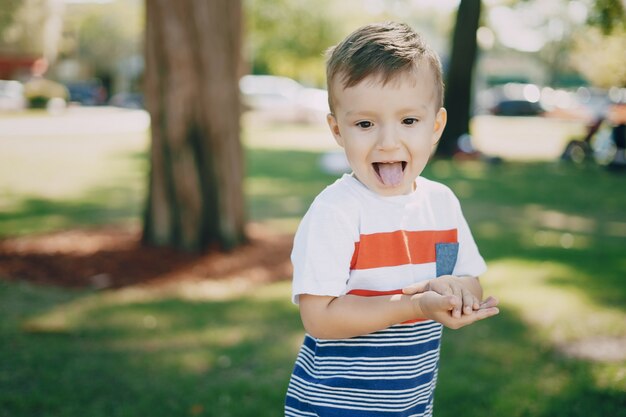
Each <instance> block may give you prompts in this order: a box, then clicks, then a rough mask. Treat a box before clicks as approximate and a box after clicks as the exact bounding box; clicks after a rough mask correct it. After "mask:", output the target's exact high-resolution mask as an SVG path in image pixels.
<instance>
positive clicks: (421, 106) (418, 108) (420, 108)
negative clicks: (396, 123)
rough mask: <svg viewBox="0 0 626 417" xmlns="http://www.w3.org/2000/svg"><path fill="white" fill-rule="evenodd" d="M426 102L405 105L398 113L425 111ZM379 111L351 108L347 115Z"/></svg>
mask: <svg viewBox="0 0 626 417" xmlns="http://www.w3.org/2000/svg"><path fill="white" fill-rule="evenodd" d="M428 108H429V107H428V106H427V105H426V104H416V105H415V106H414V107H405V108H402V109H400V110H398V111H397V113H398V114H407V113H413V112H415V111H418V112H423V111H427V110H428ZM377 113H378V112H376V111H373V110H349V111H347V112H346V116H355V115H359V116H375V115H376V114H377Z"/></svg>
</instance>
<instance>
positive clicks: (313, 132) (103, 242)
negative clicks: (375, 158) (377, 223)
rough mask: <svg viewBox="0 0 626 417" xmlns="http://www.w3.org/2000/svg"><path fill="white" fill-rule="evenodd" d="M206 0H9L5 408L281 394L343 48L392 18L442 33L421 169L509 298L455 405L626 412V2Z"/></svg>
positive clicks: (223, 410) (468, 409)
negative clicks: (436, 118) (302, 239)
mask: <svg viewBox="0 0 626 417" xmlns="http://www.w3.org/2000/svg"><path fill="white" fill-rule="evenodd" d="M206 4H211V5H216V6H215V7H216V8H215V9H210V10H209V9H208V7H209V6H206V7H205V6H201V5H199V3H198V4H196V5H195V6H194V5H192V2H189V1H182V2H177V3H176V5H170V6H169V8H170V9H171V10H169V9H167V8H164V7H166V6H163V5H160V3H158V2H156V1H151V0H149V1H146V2H144V1H143V0H0V416H32V415H55V416H57V415H58V416H100V415H107V416H128V415H140V414H149V415H155V416H159V415H161V416H250V415H257V416H277V415H282V401H283V398H284V394H285V390H286V386H287V383H288V378H289V375H290V372H291V368H292V366H293V361H294V360H295V356H296V353H297V349H298V347H299V343H300V342H301V339H302V336H303V329H302V326H301V324H300V320H299V315H298V311H297V308H296V307H295V306H293V305H291V303H290V282H289V280H290V274H291V269H290V268H291V267H290V262H289V252H290V249H291V239H292V237H293V233H294V232H295V230H296V227H297V225H298V223H299V221H300V219H301V217H302V215H303V214H304V212H305V211H306V209H307V208H308V206H309V204H310V203H311V201H312V200H313V198H314V197H315V196H316V195H317V194H318V193H319V192H320V191H321V190H322V189H323V188H324V187H325V186H326V185H328V184H329V183H331V182H332V181H334V180H335V179H336V178H337V177H338V176H340V175H341V174H342V173H343V172H347V171H348V170H349V169H348V167H347V165H346V161H345V158H344V157H343V155H342V153H341V152H340V151H339V149H338V148H337V146H336V145H335V143H334V140H333V138H332V136H331V135H330V132H328V128H327V127H326V126H325V117H326V114H327V112H328V104H327V93H326V89H325V88H326V86H325V68H324V62H325V58H324V51H325V50H326V49H327V48H328V47H330V46H332V45H334V44H336V43H337V42H339V41H340V40H341V39H342V38H343V37H344V36H346V35H347V34H348V33H350V32H352V31H353V30H354V29H355V28H357V27H358V26H360V25H363V24H365V23H370V22H378V21H385V20H396V21H403V22H406V23H408V24H410V25H411V26H412V27H414V28H415V29H416V30H417V31H419V32H420V33H421V34H422V35H423V36H424V37H425V38H426V40H427V41H428V42H429V43H430V44H431V45H432V46H433V47H434V48H435V49H436V50H437V51H438V52H439V54H440V56H441V58H442V62H443V67H444V72H445V74H446V84H447V87H448V90H447V93H446V107H448V110H449V111H451V115H450V117H451V124H450V126H449V127H450V129H449V132H450V133H449V134H448V136H446V137H445V138H444V141H443V142H442V144H445V145H442V146H441V147H440V149H438V150H437V152H436V154H435V155H434V156H433V159H432V161H431V163H430V164H429V166H428V167H427V168H426V171H425V173H424V175H425V176H426V177H428V178H432V179H435V180H438V181H441V182H443V183H445V184H447V185H448V186H450V187H451V188H452V189H453V190H454V191H455V193H456V194H457V195H458V196H459V198H460V200H461V202H462V205H463V208H464V212H465V215H466V217H467V219H468V222H469V223H470V226H471V228H472V231H473V233H474V236H475V238H476V240H477V243H478V245H479V248H480V249H481V253H482V254H483V256H484V257H485V259H486V260H487V263H488V265H489V271H488V272H487V274H486V275H485V276H484V277H481V280H482V282H483V286H484V287H485V292H486V294H493V295H495V296H496V297H498V298H499V299H500V300H501V306H502V309H501V311H502V312H501V314H500V315H499V316H498V317H496V318H494V319H491V320H488V321H485V322H481V323H478V324H476V325H473V326H470V327H469V328H466V329H462V330H460V331H446V336H445V337H444V341H443V347H442V356H441V370H440V377H439V381H440V382H439V386H438V389H437V392H436V403H435V414H436V415H437V416H452V415H458V414H459V413H463V414H465V415H468V414H469V416H470V417H471V416H479V415H480V416H485V415H487V416H500V415H509V416H520V417H521V416H542V417H543V416H545V417H547V416H568V417H570V416H586V417H588V416H611V417H612V416H618V417H619V416H626V280H625V277H626V255H625V253H624V251H625V250H626V209H625V204H626V195H625V193H624V184H625V183H624V181H625V180H626V158H625V155H624V148H626V137H625V135H626V132H625V128H624V124H625V123H626V14H625V8H626V2H624V1H623V0H598V1H591V0H575V1H564V0H542V1H538V0H484V1H482V2H481V1H476V0H461V1H459V0H440V1H436V2H435V1H425V0H386V1H385V0H344V1H341V2H334V1H330V0H318V1H315V2H306V1H302V0H243V1H242V2H241V3H239V2H237V1H232V2H228V1H226V2H219V1H215V2H207V3H206ZM217 5H220V6H219V8H218V6H217ZM194 7H196V9H194ZM203 7H204V8H203ZM211 7H213V6H211ZM216 10H218V11H221V10H223V15H219V14H218V13H217V12H216ZM209 15H218V19H217V21H215V20H213V21H211V20H210V19H209V20H207V21H206V22H208V24H207V25H206V26H203V25H202V24H200V23H199V22H201V17H202V16H209ZM172 16H173V17H172ZM176 19H178V20H176ZM220 19H221V20H220ZM221 21H223V22H224V23H223V24H220V22H221ZM181 22H182V23H181ZM206 22H205V23H206ZM211 22H213V23H212V24H211ZM190 27H191V29H189V28H190ZM181 28H186V29H185V30H188V31H189V32H185V30H183V29H181ZM213 28H217V29H219V30H221V32H218V31H217V29H213ZM189 33H191V35H189ZM220 33H221V34H225V36H223V37H222V38H220V36H219V34H220ZM468 33H469V34H470V36H467V34H468ZM474 34H475V36H474ZM186 36H188V37H186ZM204 37H206V39H209V40H211V39H212V40H214V41H215V42H216V43H213V44H212V43H204V44H203V43H202V42H201V40H202V39H204ZM185 39H187V40H185ZM220 39H221V41H220V42H222V43H219V42H218V41H219V40H220ZM459 39H461V40H465V41H467V40H468V39H469V43H462V42H461V40H459ZM196 42H197V43H196ZM455 44H456V49H455ZM198 45H212V46H211V47H210V48H209V47H198ZM229 45H234V46H233V49H229V48H230V46H229ZM175 52H180V53H181V54H182V55H176V54H175ZM184 53H187V55H185V54H184ZM463 53H469V55H463ZM159 54H163V55H164V56H169V57H170V59H172V60H173V61H172V62H180V65H176V64H170V65H169V66H168V65H165V64H163V62H162V61H159V59H161V58H159V57H160V56H161V55H159ZM168 54H169V55H168ZM468 56H469V58H467V57H468ZM172 57H173V58H172ZM233 57H234V58H233ZM186 59H189V61H184V60H186ZM227 61H228V62H231V61H232V62H231V63H232V65H231V67H229V68H230V69H229V70H223V72H221V73H220V72H219V71H214V66H211V65H212V64H211V62H220V63H221V62H227ZM189 62H191V64H190V63H189ZM185 63H186V64H185ZM177 67H180V71H181V72H176V69H177ZM189 68H192V69H193V71H188V72H184V70H185V69H187V70H189ZM212 71H213V72H212ZM224 71H225V72H224ZM181 74H182V75H181ZM214 74H225V75H222V76H215V75H214ZM459 74H461V75H459ZM176 77H178V78H176ZM459 80H461V81H459ZM463 80H467V81H463ZM220 85H225V86H228V85H230V86H232V90H228V91H231V93H232V92H234V94H231V93H228V92H227V93H224V92H223V91H222V90H220V89H219V86H220ZM459 85H460V87H458V86H459ZM229 97H230V98H229ZM233 97H234V98H233ZM213 100H216V101H213ZM207 103H209V104H207ZM220 103H223V106H222V105H221V104H220ZM459 103H461V105H460V107H459V106H457V105H458V104H459ZM198 108H199V109H201V110H197V109H198ZM221 119H224V120H226V121H225V122H224V123H226V122H228V123H227V127H226V128H223V127H222V126H226V124H224V125H222V124H220V123H221ZM178 126H183V128H181V129H178ZM190 126H191V127H190ZM216 126H217V127H216ZM222 128H223V129H225V131H228V134H223V135H222V134H217V136H219V138H218V139H217V140H218V141H222V142H221V143H222V144H227V145H228V146H221V147H218V146H215V147H211V146H214V145H210V146H209V151H208V152H206V153H205V154H204V155H205V157H207V156H206V155H214V158H215V159H216V160H212V162H207V161H206V160H203V159H202V157H200V158H199V157H198V154H195V153H194V155H195V156H194V157H193V158H189V157H188V156H187V154H186V153H185V152H186V151H185V150H183V151H181V153H175V152H174V151H172V149H175V148H176V146H178V145H176V144H177V143H191V144H192V145H193V146H192V149H197V148H198V147H200V148H201V147H202V146H204V145H202V146H201V145H198V143H206V142H205V140H206V138H207V137H209V136H210V135H211V134H213V133H214V132H222V130H220V129H222ZM168 129H169V130H168ZM179 130H180V131H181V132H183V133H181V135H182V136H176V135H177V133H176V132H177V131H179ZM164 132H165V133H164ZM172 132H174V133H172ZM198 132H200V133H198ZM185 135H186V136H185ZM220 135H221V136H220ZM170 137H171V138H173V139H171V141H170V139H168V138H170ZM181 138H182V139H181ZM198 138H199V139H198ZM177 140H180V142H177ZM196 140H198V141H199V142H195V141H196ZM211 140H213V141H215V140H216V139H215V138H213V139H211ZM212 143H216V142H212ZM194 146H195V148H194ZM168 152H172V153H171V154H170V153H168ZM189 152H192V151H189ZM193 152H195V151H193ZM193 152H192V153H193ZM219 152H226V153H225V154H221V153H219ZM162 154H166V155H170V156H169V157H165V158H164V159H159V155H162ZM168 158H169V159H168ZM207 158H209V160H211V157H207ZM220 160H222V161H227V162H225V163H223V164H222V165H220V162H219V161H220ZM214 167H218V168H215V169H214ZM168 170H169V171H172V173H171V176H170V177H167V175H165V177H167V179H166V180H163V179H162V178H161V176H159V175H160V174H159V173H160V172H169V171H168ZM220 170H223V171H220ZM214 172H218V174H214ZM219 172H221V174H219ZM177 173H178V174H177ZM212 175H216V177H215V178H217V179H219V181H217V180H216V181H214V179H215V178H213V177H212ZM220 175H222V176H220ZM209 177H210V178H211V180H208V181H203V178H204V179H206V178H209ZM196 183H197V184H198V188H197V189H196V188H193V185H194V184H196ZM206 183H209V184H213V185H214V186H215V187H214V188H211V186H206ZM159 184H162V187H163V188H162V189H160V188H159V186H160V185H159ZM179 184H180V185H185V184H186V185H187V186H188V188H189V189H190V190H191V191H189V190H185V189H184V187H182V191H179V188H177V187H178V185H179ZM190 184H191V185H190ZM215 184H226V185H224V186H221V187H222V188H220V187H219V186H217V185H215ZM207 188H208V189H207ZM159 190H165V191H164V192H161V193H159ZM186 193H188V194H186ZM204 193H206V195H205V194H204ZM161 194H162V195H164V196H165V197H163V198H162V199H161V200H159V195H161ZM197 195H202V198H200V200H201V201H202V203H198V202H197V200H198V198H197ZM215 196H217V197H215ZM218 200H219V201H226V202H228V204H226V203H225V204H223V206H224V207H226V208H223V207H222V208H218V207H216V206H210V204H211V203H210V202H211V201H218ZM207 201H208V202H209V203H207ZM202 204H209V207H208V209H207V208H206V207H205V208H204V209H202V210H200V209H198V208H197V206H202ZM202 207H204V206H202ZM220 207H221V206H220ZM240 211H241V213H242V214H239V212H240ZM160 213H168V215H166V216H165V217H168V216H169V217H168V218H170V219H173V220H171V222H170V223H173V224H174V226H176V227H174V226H173V227H172V229H171V230H169V229H168V230H166V231H163V230H165V229H163V227H164V226H163V221H162V220H161V223H159V219H162V217H163V216H161V217H159V216H160ZM199 213H200V214H199ZM233 213H235V214H233ZM203 216H204V217H203ZM196 217H197V218H198V221H197V222H191V221H187V220H188V219H193V220H195V219H196ZM206 217H208V218H209V219H208V220H207V219H206ZM155 219H156V220H155ZM186 219H187V220H186ZM165 223H167V221H166V222H165ZM192 232H196V233H197V232H200V235H202V234H204V235H210V236H215V238H214V239H213V238H209V239H205V238H203V237H202V236H200V237H198V236H197V235H194V234H193V233H192ZM223 249H228V250H227V251H223Z"/></svg>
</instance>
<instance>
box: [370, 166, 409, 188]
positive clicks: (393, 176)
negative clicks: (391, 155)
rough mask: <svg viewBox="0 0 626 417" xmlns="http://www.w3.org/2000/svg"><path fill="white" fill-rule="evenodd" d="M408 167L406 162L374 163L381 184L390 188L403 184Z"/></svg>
mask: <svg viewBox="0 0 626 417" xmlns="http://www.w3.org/2000/svg"><path fill="white" fill-rule="evenodd" d="M406 165H407V163H406V161H393V162H374V163H372V166H373V167H374V172H376V176H377V177H378V179H379V180H380V182H382V183H383V185H386V186H389V187H395V186H397V185H398V184H400V183H401V182H402V178H403V176H404V169H405V168H406Z"/></svg>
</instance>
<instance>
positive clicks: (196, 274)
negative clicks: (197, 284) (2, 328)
mask: <svg viewBox="0 0 626 417" xmlns="http://www.w3.org/2000/svg"><path fill="white" fill-rule="evenodd" d="M247 233H248V236H249V239H250V241H249V243H248V244H246V245H243V246H241V247H239V248H237V249H235V250H233V251H230V252H227V253H219V252H212V253H208V254H205V255H190V254H185V253H180V252H177V251H174V250H171V249H165V248H151V247H144V246H142V245H141V242H140V231H139V229H128V228H114V227H107V228H101V229H75V230H69V231H62V232H55V233H50V234H44V235H36V236H24V237H16V238H8V239H3V240H0V279H4V280H14V281H16V280H25V281H30V282H33V283H37V284H44V285H55V286H63V287H73V288H98V289H104V288H121V287H127V286H131V285H137V284H147V285H153V284H161V283H165V282H171V281H177V280H183V279H185V280H187V279H198V280H207V279H228V278H241V279H245V280H249V281H253V282H256V283H260V282H272V281H277V280H283V279H288V278H289V277H290V276H291V263H290V261H289V254H290V251H291V245H292V242H293V236H291V235H278V234H275V233H273V232H271V231H269V230H267V229H265V228H263V227H261V226H259V225H255V224H252V225H250V226H249V227H248V229H247Z"/></svg>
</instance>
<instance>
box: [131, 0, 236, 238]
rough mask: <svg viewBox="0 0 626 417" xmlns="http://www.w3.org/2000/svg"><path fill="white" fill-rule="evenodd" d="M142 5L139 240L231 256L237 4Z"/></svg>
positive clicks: (219, 0)
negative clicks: (145, 136)
mask: <svg viewBox="0 0 626 417" xmlns="http://www.w3.org/2000/svg"><path fill="white" fill-rule="evenodd" d="M146 5H147V27H146V74H145V81H146V83H145V95H146V106H147V108H148V111H149V112H150V116H151V118H152V149H151V171H150V183H149V191H148V200H147V206H146V211H145V218H144V234H143V240H144V242H145V243H146V244H150V245H158V246H172V247H176V248H179V249H182V250H186V251H201V250H205V249H207V248H211V247H219V248H222V249H229V248H233V247H235V246H236V245H238V244H240V243H242V242H243V241H244V240H245V233H244V221H245V219H244V200H243V153H242V146H241V143H240V140H239V112H240V107H239V89H238V80H239V75H240V64H241V60H240V41H241V33H240V32H241V15H242V11H241V3H240V1H239V0H213V1H192V0H179V1H176V2H170V1H167V0H147V3H146Z"/></svg>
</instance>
